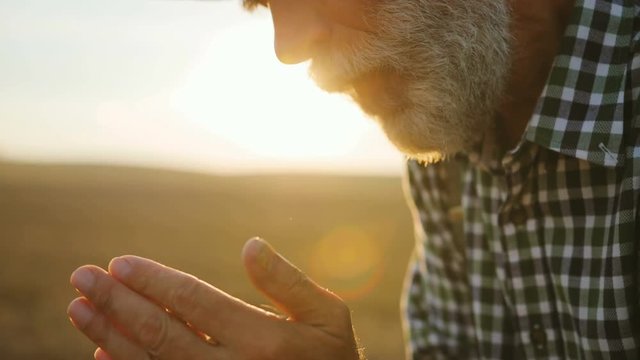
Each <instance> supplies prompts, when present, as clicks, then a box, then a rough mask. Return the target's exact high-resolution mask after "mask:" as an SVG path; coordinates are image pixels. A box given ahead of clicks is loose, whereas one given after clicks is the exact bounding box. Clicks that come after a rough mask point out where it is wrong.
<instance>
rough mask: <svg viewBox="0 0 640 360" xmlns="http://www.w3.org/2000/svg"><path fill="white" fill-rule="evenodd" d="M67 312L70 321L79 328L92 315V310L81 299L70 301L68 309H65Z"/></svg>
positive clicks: (89, 319) (91, 317)
mask: <svg viewBox="0 0 640 360" xmlns="http://www.w3.org/2000/svg"><path fill="white" fill-rule="evenodd" d="M67 313H68V314H69V317H70V318H71V321H72V322H73V323H74V324H75V325H76V326H77V327H80V328H82V327H84V326H85V325H87V324H88V323H89V321H91V319H93V316H94V313H93V310H92V309H90V308H89V306H87V305H86V304H85V303H83V302H81V301H74V302H72V303H71V304H70V305H69V309H67Z"/></svg>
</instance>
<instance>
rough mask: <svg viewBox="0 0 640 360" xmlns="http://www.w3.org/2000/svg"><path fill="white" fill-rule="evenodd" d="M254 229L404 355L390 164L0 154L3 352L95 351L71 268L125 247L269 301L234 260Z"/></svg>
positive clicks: (63, 355) (364, 328)
mask: <svg viewBox="0 0 640 360" xmlns="http://www.w3.org/2000/svg"><path fill="white" fill-rule="evenodd" d="M255 235H259V236H261V237H263V238H265V239H267V240H268V241H270V242H271V243H272V244H273V245H274V246H275V247H276V248H277V249H279V250H280V251H281V252H282V253H283V254H285V255H286V256H287V257H288V258H289V259H291V260H292V261H293V262H294V263H296V264H297V265H299V267H301V268H302V269H303V270H305V271H307V272H309V273H310V274H311V275H312V276H313V277H314V278H315V279H316V280H317V281H318V282H320V283H321V284H322V285H325V286H327V287H329V288H332V289H334V290H336V291H337V292H338V293H340V294H342V295H344V296H345V298H347V299H348V303H349V304H350V306H351V308H352V310H353V314H354V322H355V326H356V329H357V331H358V334H359V336H360V338H361V339H362V342H363V345H364V346H365V347H366V348H367V354H368V356H369V358H370V359H371V360H375V359H401V358H403V348H402V341H401V328H400V321H399V310H398V301H399V300H398V299H399V294H400V288H401V281H402V277H403V273H404V270H405V267H406V262H407V259H408V256H409V252H410V249H411V247H412V244H413V234H412V225H411V222H410V216H409V213H408V210H407V208H406V206H405V204H404V201H403V196H402V191H401V185H400V180H399V179H397V178H366V177H331V176H302V175H295V176H255V177H216V176H208V175H201V174H192V173H180V172H173V171H161V170H145V169H134V168H119V167H97V166H62V165H56V166H42V165H39V166H35V165H24V164H9V163H0V270H1V271H0V359H6V360H14V359H15V360H18V359H50V360H56V359H65V360H67V359H92V358H93V356H92V354H93V350H94V347H93V346H92V345H91V344H90V343H89V342H88V341H87V340H85V338H84V337H82V336H81V335H79V334H78V333H77V332H76V331H75V330H74V329H73V328H72V326H71V324H70V323H69V321H68V319H67V316H66V313H65V309H66V306H67V303H68V302H69V301H70V300H71V299H72V298H73V297H74V290H73V289H72V288H71V286H70V285H69V283H68V277H69V274H70V273H71V271H72V270H73V269H75V268H76V267H77V266H79V265H82V264H85V263H95V264H99V265H102V266H106V264H107V263H108V261H109V259H110V258H112V257H114V256H118V255H122V254H129V253H131V254H137V255H141V256H146V257H151V258H153V259H156V260H158V261H160V262H163V263H165V264H167V265H170V266H173V267H177V268H180V269H183V270H185V271H187V272H190V273H193V274H195V275H196V276H198V277H200V278H202V279H203V280H205V281H208V282H210V283H212V284H213V285H215V286H217V287H219V288H221V289H223V290H225V291H227V292H229V293H231V294H232V295H234V296H237V297H240V298H243V299H245V300H247V301H249V302H251V303H254V304H262V303H266V301H265V300H264V299H263V298H262V297H261V296H260V295H259V294H258V293H257V292H256V291H255V290H253V288H251V287H250V286H249V282H248V279H247V278H246V277H245V275H244V270H243V269H242V267H241V265H240V261H239V254H240V250H241V248H242V245H243V244H244V241H245V240H246V239H248V238H250V237H252V236H255Z"/></svg>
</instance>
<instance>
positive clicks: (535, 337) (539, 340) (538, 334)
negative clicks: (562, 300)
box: [529, 323, 547, 354]
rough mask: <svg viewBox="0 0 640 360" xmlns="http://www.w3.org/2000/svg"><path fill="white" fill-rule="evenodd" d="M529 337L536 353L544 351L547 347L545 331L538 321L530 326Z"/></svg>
mask: <svg viewBox="0 0 640 360" xmlns="http://www.w3.org/2000/svg"><path fill="white" fill-rule="evenodd" d="M529 337H530V339H531V344H533V347H534V349H535V351H536V353H538V354H540V353H541V352H544V350H545V349H546V347H547V333H546V332H545V330H544V329H543V328H542V325H540V323H534V324H533V325H532V326H531V331H530V333H529Z"/></svg>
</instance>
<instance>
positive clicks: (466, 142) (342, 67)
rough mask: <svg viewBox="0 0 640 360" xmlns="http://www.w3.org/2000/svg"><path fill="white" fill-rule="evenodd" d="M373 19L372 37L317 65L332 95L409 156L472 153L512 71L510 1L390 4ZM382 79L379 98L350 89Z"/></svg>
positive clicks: (404, 0)
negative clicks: (344, 99) (347, 99)
mask: <svg viewBox="0 0 640 360" xmlns="http://www.w3.org/2000/svg"><path fill="white" fill-rule="evenodd" d="M371 11H372V12H371V14H368V17H369V19H370V20H371V21H372V23H373V24H376V25H377V26H378V28H377V31H376V32H375V34H362V37H361V38H360V39H359V41H357V42H354V43H353V44H351V45H349V46H342V48H340V47H339V46H338V45H337V44H333V48H332V49H331V51H329V52H327V53H325V54H322V56H316V57H314V59H313V60H312V65H311V68H310V74H311V75H312V77H313V78H314V79H315V80H316V82H317V83H318V84H319V85H320V87H322V88H324V89H325V90H328V91H341V92H345V93H348V94H349V95H351V97H352V98H353V99H354V100H355V101H356V102H357V103H359V104H360V106H361V107H362V108H363V110H364V111H365V112H368V113H370V114H371V115H372V116H373V117H374V118H375V119H376V120H377V121H378V122H379V123H380V125H381V126H382V128H383V129H384V131H385V133H386V134H387V137H388V138H389V139H390V140H391V142H392V143H394V144H395V145H396V147H398V148H399V149H400V150H401V151H403V152H404V153H405V154H406V155H407V156H409V157H410V158H415V159H418V160H422V161H425V162H432V161H436V160H439V159H441V158H442V157H444V156H446V155H450V154H454V153H457V152H461V151H468V150H470V149H471V147H472V146H473V145H475V144H476V143H477V142H479V140H480V139H481V136H482V135H483V134H484V132H485V131H486V130H487V128H490V127H491V126H492V125H493V124H494V120H493V119H494V114H495V112H496V109H497V107H498V105H499V102H500V100H501V98H502V96H503V91H504V90H503V89H504V85H505V82H506V78H507V74H508V70H509V67H510V66H509V65H510V64H509V58H510V56H509V53H510V38H509V31H508V23H509V21H508V20H509V11H508V6H507V4H506V1H505V0H474V1H469V0H389V1H385V2H380V3H379V4H377V5H375V8H372V9H371ZM379 74H383V75H380V76H382V79H383V80H384V79H386V80H385V81H386V82H385V84H386V86H385V87H383V88H384V91H383V93H382V94H379V93H376V94H375V95H376V96H375V98H369V97H370V96H371V95H370V94H367V93H366V91H358V89H357V88H354V87H353V86H352V84H353V83H354V82H357V81H358V80H359V79H360V78H362V77H367V76H369V77H371V76H374V77H375V76H379Z"/></svg>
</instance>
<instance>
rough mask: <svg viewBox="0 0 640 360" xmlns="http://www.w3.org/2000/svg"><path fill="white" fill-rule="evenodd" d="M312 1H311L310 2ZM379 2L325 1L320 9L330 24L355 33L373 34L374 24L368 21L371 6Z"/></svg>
mask: <svg viewBox="0 0 640 360" xmlns="http://www.w3.org/2000/svg"><path fill="white" fill-rule="evenodd" d="M312 1H313V0H312ZM380 1H381V0H325V1H323V5H321V7H320V9H321V12H322V14H323V15H324V17H325V18H326V19H328V20H329V21H330V22H331V23H333V24H336V25H338V26H343V27H347V28H350V29H353V30H356V31H363V32H373V31H374V30H375V28H376V24H374V23H372V21H371V19H369V15H370V14H371V12H372V11H371V9H372V6H374V5H375V3H377V2H380Z"/></svg>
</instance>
